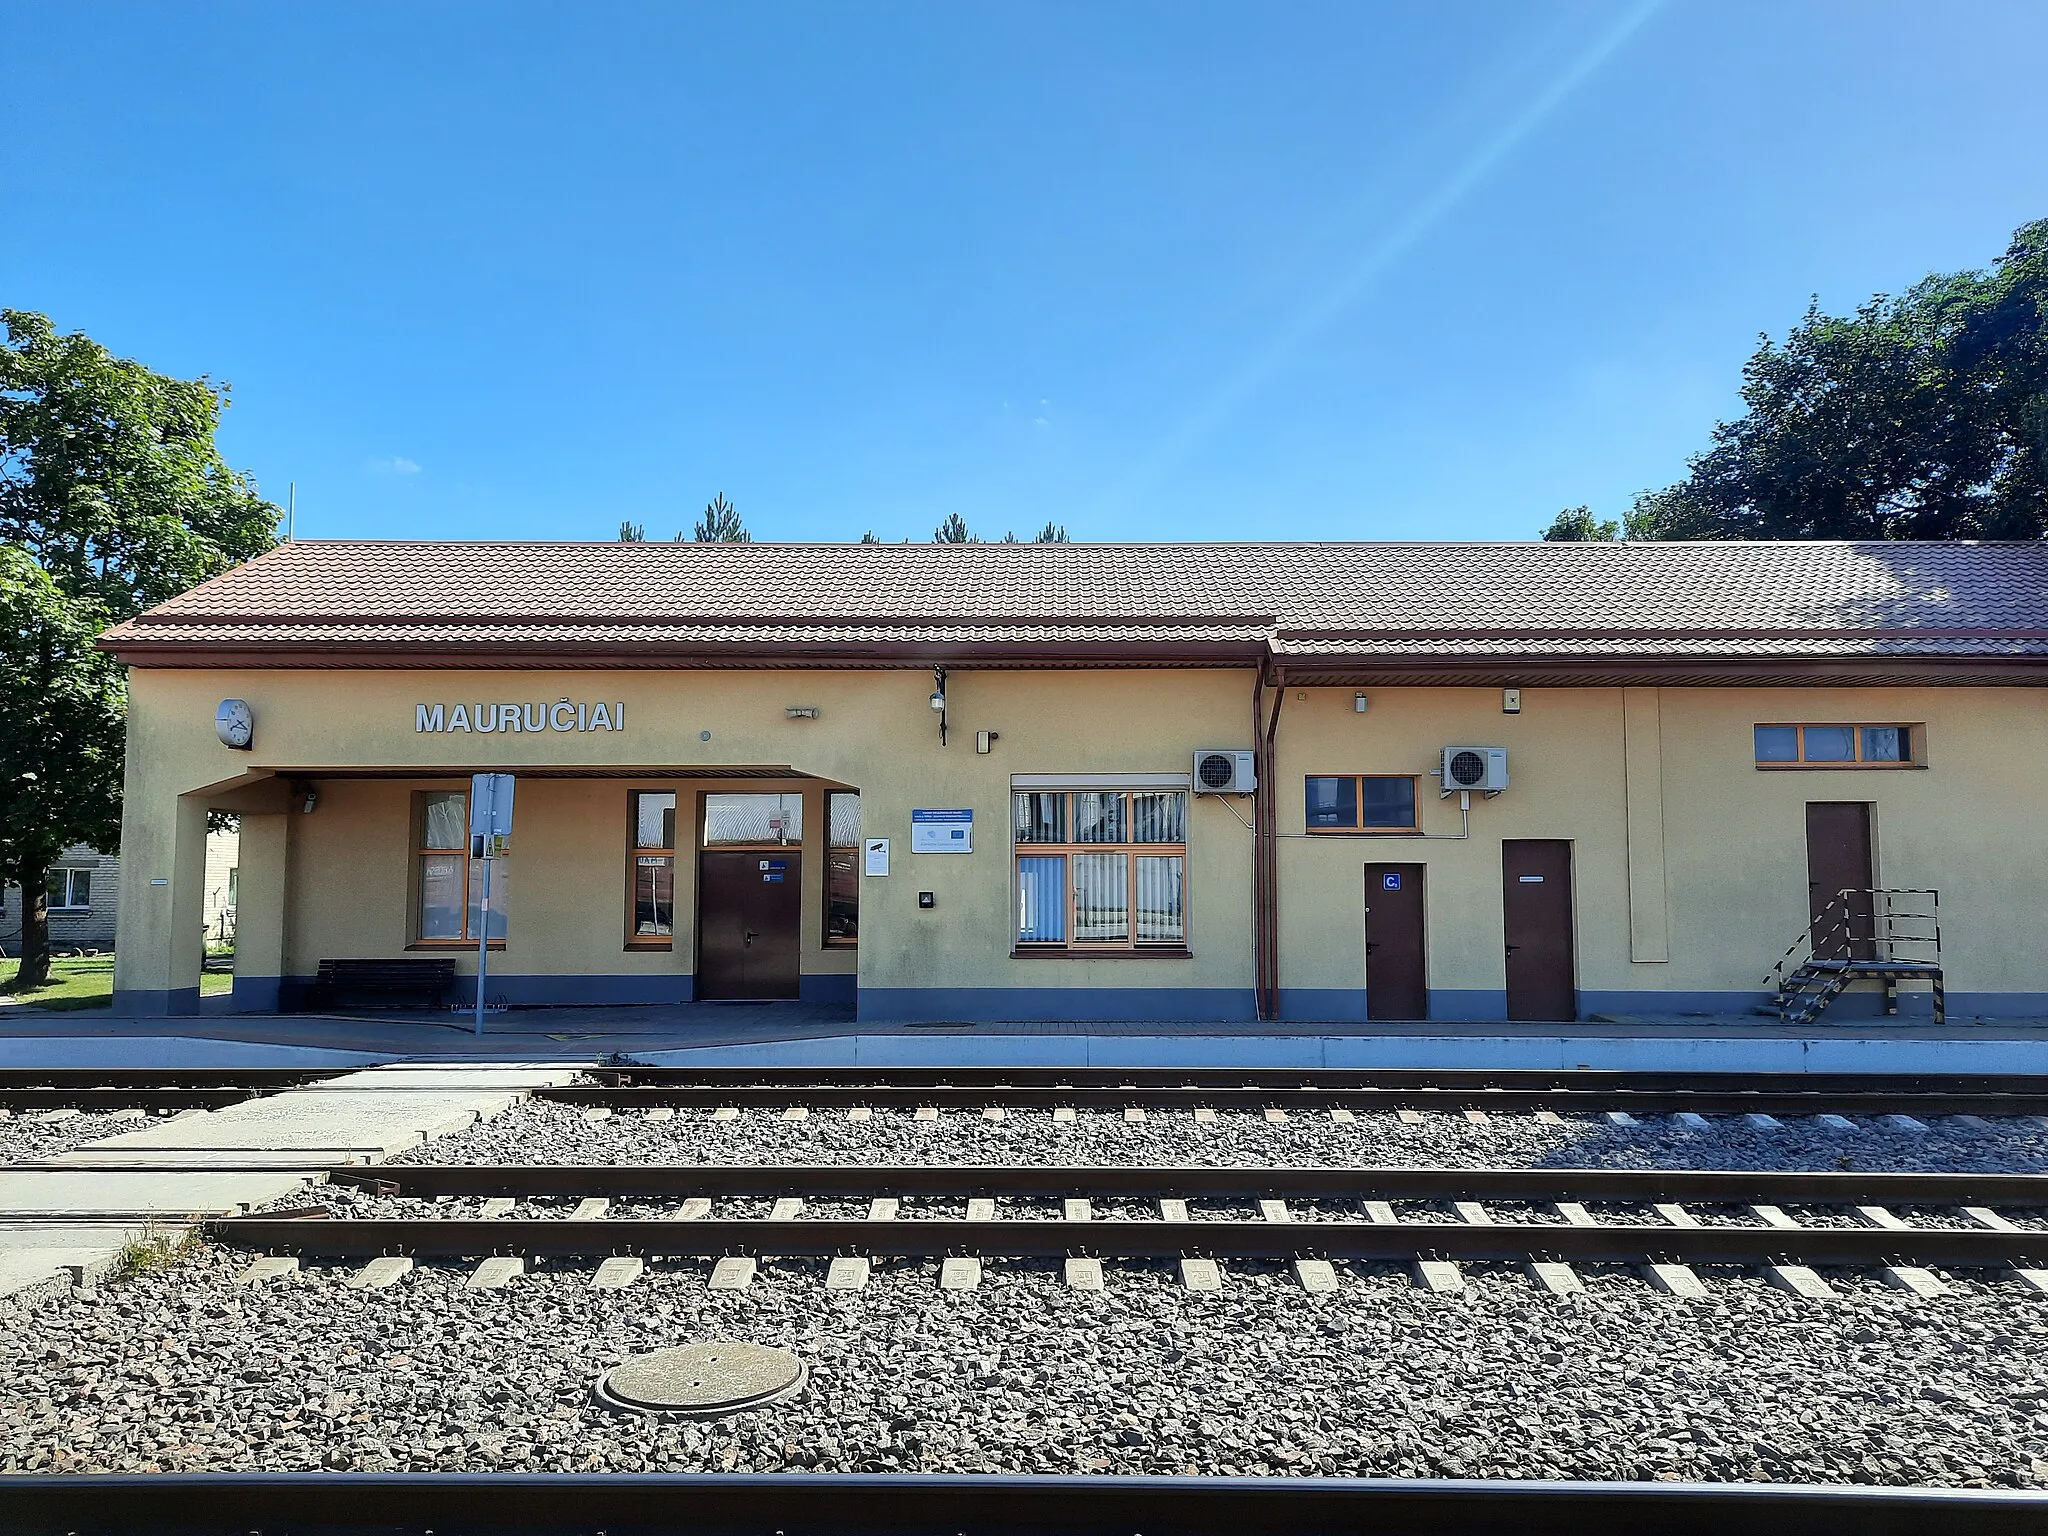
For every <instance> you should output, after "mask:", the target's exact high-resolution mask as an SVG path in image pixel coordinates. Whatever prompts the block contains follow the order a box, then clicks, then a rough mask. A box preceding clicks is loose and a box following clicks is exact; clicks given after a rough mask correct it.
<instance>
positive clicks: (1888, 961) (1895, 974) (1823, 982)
mask: <svg viewBox="0 0 2048 1536" xmlns="http://www.w3.org/2000/svg"><path fill="white" fill-rule="evenodd" d="M1765 980H1766V981H1767V982H1768V983H1769V984H1770V986H1771V988H1772V991H1773V992H1774V993H1775V995H1776V996H1775V1002H1776V1007H1777V1013H1778V1017H1779V1019H1781V1020H1782V1021H1783V1022H1785V1023H1787V1024H1811V1023H1812V1022H1813V1021H1814V1020H1815V1019H1817V1018H1819V1017H1820V1016H1821V1015H1822V1014H1823V1013H1825V1012H1827V1010H1828V1008H1829V1006H1830V1005H1832V1004H1833V1002H1834V1000H1835V999H1836V998H1838V997H1840V996H1841V995H1842V994H1843V993H1844V992H1846V991H1847V990H1848V989H1849V985H1850V983H1852V982H1857V981H1881V982H1883V983H1884V1011H1885V1012H1886V1013H1897V1012H1898V1011H1899V983H1900V982H1902V981H1925V982H1930V983H1932V984H1933V988H1934V1022H1935V1023H1936V1024H1943V1023H1946V1022H1947V1019H1948V1004H1947V998H1946V996H1945V994H1944V992H1943V990H1942V977H1941V893H1940V892H1939V891H1909V890H1844V891H1837V892H1836V893H1835V896H1834V899H1833V900H1832V901H1830V902H1829V903H1828V904H1827V906H1826V907H1824V908H1822V910H1821V912H1820V913H1819V915H1818V916H1816V917H1815V918H1814V920H1813V921H1812V922H1811V923H1810V924H1808V925H1807V927H1806V929H1805V931H1803V932H1802V933H1801V934H1800V935H1799V937H1798V939H1797V940H1795V941H1794V942H1793V944H1792V947H1791V948H1790V949H1788V950H1786V951H1785V953H1784V955H1783V957H1782V958H1780V959H1779V961H1778V963H1777V964H1776V965H1774V966H1772V967H1771V974H1770V975H1769V976H1768V977H1766V978H1765Z"/></svg>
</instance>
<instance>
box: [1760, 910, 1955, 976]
mask: <svg viewBox="0 0 2048 1536" xmlns="http://www.w3.org/2000/svg"><path fill="white" fill-rule="evenodd" d="M1855 896H1868V897H1870V898H1871V902H1870V909H1871V910H1870V926H1871V932H1870V935H1869V937H1868V939H1867V940H1863V941H1862V942H1868V943H1870V944H1872V945H1876V946H1881V947H1882V954H1883V958H1884V959H1885V960H1887V961H1890V960H1895V959H1896V958H1897V954H1896V950H1895V948H1894V946H1896V945H1901V944H1927V945H1931V946H1932V947H1933V951H1934V958H1933V959H1932V960H1931V961H1930V962H1929V963H1930V964H1936V965H1938V964H1939V963H1940V960H1941V892H1940V891H1939V890H1938V889H1935V888H1934V887H1931V886H1870V887H1859V886H1845V887H1843V888H1842V889H1841V890H1839V891H1837V892H1835V894H1834V895H1833V896H1832V897H1831V898H1829V900H1828V903H1827V905H1825V906H1824V907H1822V908H1821V910H1820V912H1819V913H1818V914H1816V915H1815V916H1814V917H1813V918H1812V919H1811V920H1810V921H1809V922H1808V923H1807V924H1806V926H1805V927H1804V928H1802V929H1801V930H1800V932H1799V936H1798V937H1797V938H1796V939H1794V940H1793V941H1792V943H1791V944H1790V945H1788V946H1787V947H1786V950H1785V953H1784V954H1783V955H1781V956H1779V957H1778V962H1777V964H1776V965H1773V966H1772V967H1771V969H1770V972H1769V974H1768V975H1766V976H1765V977H1764V982H1765V984H1766V985H1767V986H1769V987H1770V988H1771V990H1772V991H1773V992H1775V993H1777V994H1778V995H1779V996H1780V997H1782V996H1783V994H1784V991H1785V980H1786V977H1787V976H1789V975H1790V974H1791V973H1792V972H1794V971H1796V970H1798V969H1799V968H1800V967H1801V966H1803V965H1805V964H1807V963H1808V962H1809V961H1811V960H1812V959H1813V957H1814V954H1815V952H1816V950H1817V949H1820V948H1831V947H1833V942H1834V941H1839V942H1840V943H1841V945H1842V947H1843V948H1844V949H1845V950H1846V949H1848V948H1849V947H1850V946H1852V945H1854V944H1856V943H1857V942H1859V940H1858V937H1857V935H1856V933H1855V931H1854V926H1853V925H1854V923H1855V918H1856V913H1855V910H1854V907H1853V905H1852V903H1851V898H1852V897H1855ZM1910 896H1924V897H1926V898H1927V901H1926V903H1925V907H1926V910H1925V911H1901V910H1900V909H1899V898H1900V897H1910ZM1900 922H1908V923H1916V922H1924V923H1926V924H1928V926H1929V930H1930V931H1929V932H1927V933H1924V934H1918V933H1900V932H1898V931H1897V930H1896V928H1895V926H1894V925H1895V924H1897V923H1900ZM1816 939H1818V940H1819V941H1820V942H1819V943H1818V944H1816V942H1815V941H1816ZM1802 950H1803V951H1804V952H1805V953H1804V955H1803V957H1801V958H1799V959H1797V960H1796V961H1795V959H1794V957H1795V956H1800V954H1801V951H1802Z"/></svg>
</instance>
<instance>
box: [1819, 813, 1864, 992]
mask: <svg viewBox="0 0 2048 1536" xmlns="http://www.w3.org/2000/svg"><path fill="white" fill-rule="evenodd" d="M1874 867H1875V866H1874V865H1873V863H1872V860H1871V857H1870V807H1869V805H1868V804H1866V803H1865V802H1863V801H1861V800H1816V801H1812V802H1810V803H1809V804H1808V805H1807V807H1806V900H1807V910H1808V912H1809V913H1810V914H1811V916H1812V921H1813V952H1814V955H1815V956H1816V957H1817V958H1819V959H1823V960H1851V959H1853V960H1868V959H1871V958H1872V957H1873V956H1874V955H1875V953H1876V949H1877V946H1876V944H1875V943H1874V942H1873V939H1874V936H1875V934H1876V921H1875V919H1874V918H1873V917H1872V916H1871V895H1870V891H1871V887H1872V886H1874V885H1876V884H1877V880H1876V878H1875V875H1874ZM1843 891H1847V892H1849V899H1848V910H1847V921H1846V923H1845V922H1844V912H1843V908H1842V906H1841V904H1840V902H1839V900H1838V898H1839V897H1840V895H1841V893H1842V892H1843Z"/></svg>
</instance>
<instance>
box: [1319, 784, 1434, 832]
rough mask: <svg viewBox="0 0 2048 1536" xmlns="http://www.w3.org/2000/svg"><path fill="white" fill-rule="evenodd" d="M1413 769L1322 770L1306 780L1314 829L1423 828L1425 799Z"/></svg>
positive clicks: (1399, 829)
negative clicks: (1419, 813)
mask: <svg viewBox="0 0 2048 1536" xmlns="http://www.w3.org/2000/svg"><path fill="white" fill-rule="evenodd" d="M1416 784H1417V776H1416V775H1414V774H1412V773H1391V774H1390V773H1321V774H1310V775H1309V776H1308V777H1307V778H1306V779H1305V780H1304V781H1303V794H1302V799H1303V814H1304V816H1305V818H1306V821H1307V826H1308V829H1309V831H1311V832H1390V833H1401V832H1419V831H1421V830H1422V824H1421V823H1420V822H1419V821H1418V820H1417V819H1416V806H1417V804H1418V803H1419V802H1420V800H1421V795H1420V793H1419V792H1418V791H1417V788H1416Z"/></svg>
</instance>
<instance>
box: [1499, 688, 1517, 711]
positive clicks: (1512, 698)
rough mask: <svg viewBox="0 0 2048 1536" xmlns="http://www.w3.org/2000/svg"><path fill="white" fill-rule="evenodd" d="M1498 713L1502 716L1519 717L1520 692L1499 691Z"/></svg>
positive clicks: (1513, 689)
mask: <svg viewBox="0 0 2048 1536" xmlns="http://www.w3.org/2000/svg"><path fill="white" fill-rule="evenodd" d="M1500 712H1501V713H1502V714H1504V715H1519V714H1520V713H1521V712H1522V690H1521V689H1519V688H1503V689H1501V691H1500Z"/></svg>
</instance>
